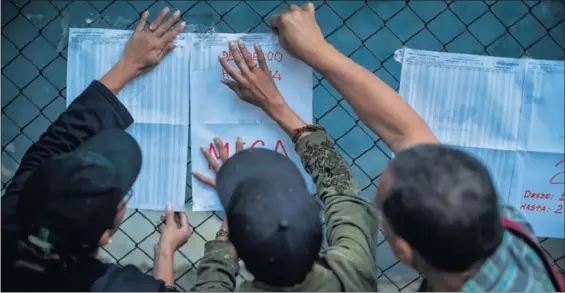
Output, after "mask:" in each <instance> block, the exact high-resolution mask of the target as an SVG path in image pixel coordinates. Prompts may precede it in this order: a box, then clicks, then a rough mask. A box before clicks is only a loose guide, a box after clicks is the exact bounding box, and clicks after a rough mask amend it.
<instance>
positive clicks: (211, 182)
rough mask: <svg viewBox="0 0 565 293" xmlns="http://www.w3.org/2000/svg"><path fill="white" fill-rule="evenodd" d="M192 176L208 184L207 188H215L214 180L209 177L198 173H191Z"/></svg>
mask: <svg viewBox="0 0 565 293" xmlns="http://www.w3.org/2000/svg"><path fill="white" fill-rule="evenodd" d="M192 175H194V177H196V179H198V180H200V181H201V182H203V183H205V184H208V185H209V186H212V187H216V180H214V179H213V178H210V177H206V176H204V175H202V174H200V173H198V172H192Z"/></svg>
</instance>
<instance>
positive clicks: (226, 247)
mask: <svg viewBox="0 0 565 293" xmlns="http://www.w3.org/2000/svg"><path fill="white" fill-rule="evenodd" d="M295 148H296V152H297V153H298V154H299V156H300V158H301V160H302V163H303V165H304V169H305V170H306V171H307V172H308V173H309V174H310V175H311V176H312V178H313V180H314V182H315V183H316V187H317V195H318V196H319V198H320V200H321V201H322V203H323V204H324V206H325V219H326V227H327V228H326V229H327V231H326V232H327V233H326V235H327V241H328V248H326V249H323V250H322V251H321V253H320V257H319V259H318V261H317V262H316V263H315V264H314V266H313V268H312V271H311V272H310V273H309V275H308V276H307V277H306V279H305V280H304V282H302V283H300V284H297V285H295V286H293V287H290V288H288V287H287V288H280V287H272V286H269V285H267V284H262V283H260V282H256V281H246V282H244V283H242V284H241V286H240V287H239V288H238V290H239V291H376V290H377V281H376V277H377V269H376V268H377V266H376V262H375V247H376V244H377V243H376V236H377V231H378V230H379V225H378V220H377V215H376V212H375V209H374V208H373V206H372V204H371V203H369V202H368V201H367V200H365V199H364V198H362V197H361V196H360V195H359V189H358V188H357V184H356V183H355V181H354V179H353V176H352V173H351V169H350V168H349V166H348V165H347V163H346V162H345V161H344V160H343V158H342V157H341V156H340V155H339V154H338V153H337V151H336V150H335V149H334V147H333V146H332V144H331V143H330V142H329V140H328V138H327V137H326V135H325V133H324V132H322V131H317V132H314V133H312V134H310V135H307V136H305V137H303V138H301V139H300V140H299V141H298V142H297V144H296V146H295ZM230 249H232V246H231V244H230V243H229V242H226V241H211V242H208V243H207V244H206V247H205V251H204V257H203V258H202V260H201V261H200V265H199V267H198V271H197V277H196V282H195V285H194V287H193V288H192V289H191V291H215V292H218V291H234V290H236V276H237V274H238V272H239V265H238V262H237V259H235V258H234V257H233V256H232V255H231V254H230Z"/></svg>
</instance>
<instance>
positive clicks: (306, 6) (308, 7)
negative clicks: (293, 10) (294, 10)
mask: <svg viewBox="0 0 565 293" xmlns="http://www.w3.org/2000/svg"><path fill="white" fill-rule="evenodd" d="M302 10H304V11H306V12H314V11H316V7H315V6H314V3H312V2H308V3H306V4H304V5H302Z"/></svg>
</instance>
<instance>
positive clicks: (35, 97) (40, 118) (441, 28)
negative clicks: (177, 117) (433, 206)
mask: <svg viewBox="0 0 565 293" xmlns="http://www.w3.org/2000/svg"><path fill="white" fill-rule="evenodd" d="M301 2H302V1H25V0H12V1H2V6H1V10H2V18H1V21H2V42H1V45H2V54H1V56H2V193H4V190H5V188H6V186H7V185H8V184H9V183H10V179H11V177H12V175H13V173H14V172H15V170H16V169H17V166H18V164H19V162H20V160H21V158H22V156H23V154H24V152H25V151H26V150H27V148H28V147H29V146H30V145H31V144H32V143H33V142H34V141H36V140H37V139H38V138H39V136H40V135H41V133H42V132H43V131H44V130H45V129H46V128H47V127H48V126H49V124H50V123H51V122H52V121H54V120H55V119H56V118H57V116H58V115H59V114H60V113H61V112H62V111H63V110H64V108H65V98H66V88H65V86H66V33H67V31H68V28H69V27H70V26H82V27H88V26H92V25H95V26H96V27H108V28H120V29H126V28H132V25H134V24H135V23H136V21H137V20H138V18H139V15H140V13H141V12H143V11H145V10H149V11H150V12H151V14H152V15H154V16H155V15H156V14H157V12H158V11H160V10H161V9H162V8H163V7H165V6H168V7H171V8H173V9H178V10H180V11H181V13H182V17H183V19H184V20H186V21H187V23H189V24H194V23H196V24H200V25H204V26H208V27H213V28H214V29H215V31H216V32H268V31H269V28H268V23H269V17H270V15H271V14H274V13H278V12H281V11H283V10H285V9H286V8H287V7H288V5H290V4H294V3H296V4H300V3H301ZM314 3H315V4H316V7H317V8H316V10H317V12H316V13H317V18H318V21H319V25H320V27H321V29H322V31H323V33H324V35H325V36H326V38H327V40H328V41H329V42H330V43H332V44H333V45H334V46H335V47H336V48H338V49H339V50H340V51H341V52H343V53H345V54H347V55H348V56H350V57H351V58H352V59H353V60H355V61H357V62H358V63H360V64H361V65H363V66H364V67H365V68H367V69H369V70H371V71H373V72H374V73H375V74H376V75H377V76H379V77H380V78H381V79H383V80H384V81H385V82H387V83H388V84H389V85H390V86H391V87H393V88H395V89H398V85H399V79H400V64H398V63H397V62H396V61H395V60H394V59H393V52H394V50H396V49H398V48H400V47H401V46H408V47H411V48H416V49H428V50H436V51H448V52H457V53H471V54H486V55H495V56H504V57H522V56H529V57H532V58H539V59H563V57H564V49H563V48H564V39H565V36H564V34H565V29H564V28H565V24H564V16H563V15H565V9H564V7H565V4H564V3H565V2H564V1H561V0H553V1H463V0H455V1H314ZM313 78H314V89H313V90H314V116H315V118H316V121H317V122H319V123H321V124H322V125H324V126H326V127H327V129H328V131H329V133H330V134H331V136H332V138H333V139H334V141H335V143H336V146H337V147H338V149H339V151H340V152H341V154H342V155H343V156H344V157H345V158H346V160H347V161H348V163H349V164H350V165H351V167H352V169H353V172H354V174H355V177H356V179H357V180H358V182H359V184H360V187H361V188H362V194H363V196H365V197H367V198H373V196H374V194H375V192H376V186H375V180H376V179H377V178H378V176H379V175H380V172H381V171H382V169H383V168H384V166H385V165H386V163H387V161H388V160H389V159H390V150H388V149H387V148H386V146H385V145H384V144H383V142H382V141H380V139H379V138H378V137H376V136H375V135H374V134H373V133H371V132H370V131H369V130H368V129H367V128H366V126H364V125H363V124H362V123H361V122H360V121H359V118H358V117H357V116H356V115H355V113H354V112H353V111H352V109H351V108H350V106H349V105H348V104H347V103H346V102H345V101H344V100H343V99H342V97H341V96H340V95H339V94H338V93H337V91H336V90H335V89H334V88H333V87H332V86H331V85H330V84H329V83H328V82H327V81H326V80H324V78H323V77H322V76H320V75H319V74H317V73H315V74H314V77H313ZM189 164H190V163H189ZM189 168H190V166H189ZM187 179H189V178H187ZM187 183H188V184H190V180H187ZM187 190H188V191H187V197H186V200H187V211H188V213H189V218H190V221H191V225H192V226H193V231H194V234H193V236H192V238H191V239H190V241H189V243H188V244H187V245H185V246H184V247H182V248H181V249H180V250H179V251H178V252H177V253H176V254H177V255H176V259H175V266H176V268H175V272H176V273H175V278H176V283H177V285H178V286H179V287H180V288H181V289H185V290H188V289H189V288H190V287H191V285H192V283H193V281H194V278H195V267H196V266H197V265H198V261H199V260H200V258H201V257H202V254H203V250H204V244H205V242H206V241H208V240H211V239H213V238H214V236H215V232H216V231H217V229H218V228H219V225H220V222H221V219H220V217H221V216H220V215H217V214H215V213H193V212H190V210H191V205H192V200H191V198H192V196H191V189H190V185H188V189H187ZM159 216H160V214H159V213H156V212H147V211H134V210H131V211H129V213H128V216H127V217H126V219H125V220H124V222H123V223H122V226H121V228H120V231H119V232H118V233H117V234H116V235H115V236H114V237H113V240H112V243H111V244H109V245H108V246H107V247H106V248H104V249H102V250H101V253H100V257H101V258H103V259H105V260H107V261H110V262H115V263H119V264H121V265H125V264H134V265H136V266H138V267H140V268H141V269H144V270H146V271H148V272H149V271H151V268H152V266H153V261H152V258H153V246H154V244H155V243H156V241H157V239H158V237H159V236H158V234H157V232H156V231H155V227H156V225H157V224H158V223H159ZM383 239H384V238H383V237H382V235H379V240H380V243H379V245H378V247H377V265H378V267H379V275H380V276H379V280H380V281H381V285H382V286H381V290H383V291H400V290H402V291H411V290H413V289H414V287H415V286H416V285H417V284H418V283H419V282H418V280H419V276H418V274H417V273H415V272H414V271H412V270H410V269H409V268H407V267H406V266H404V265H402V264H399V263H398V261H397V260H396V259H394V257H393V255H392V252H391V250H390V247H388V244H387V243H386V242H385V241H384V240H383ZM542 244H543V247H544V248H545V250H546V251H547V252H548V253H549V255H550V256H551V257H552V258H553V259H554V261H555V263H556V264H557V266H558V267H559V268H560V269H561V270H562V271H563V269H565V251H564V247H563V246H564V243H563V240H558V239H543V240H542ZM251 278H252V276H251V275H250V274H249V273H246V272H245V271H243V272H242V274H241V275H240V276H239V277H238V280H239V281H240V282H241V281H242V280H249V279H251Z"/></svg>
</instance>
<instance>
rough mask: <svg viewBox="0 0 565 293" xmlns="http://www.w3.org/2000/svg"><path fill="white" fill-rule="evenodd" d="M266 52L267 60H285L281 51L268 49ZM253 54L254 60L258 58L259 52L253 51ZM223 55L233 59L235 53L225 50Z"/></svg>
mask: <svg viewBox="0 0 565 293" xmlns="http://www.w3.org/2000/svg"><path fill="white" fill-rule="evenodd" d="M264 54H265V60H267V61H273V60H274V61H277V62H282V60H283V54H282V53H281V52H273V51H267V52H264ZM251 55H252V56H253V60H257V52H253V53H252V54H251ZM222 56H224V58H226V59H228V60H233V55H232V53H231V52H230V51H223V52H222Z"/></svg>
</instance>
